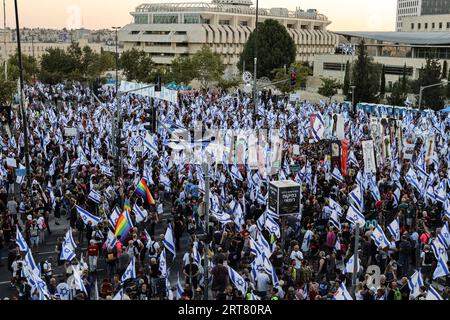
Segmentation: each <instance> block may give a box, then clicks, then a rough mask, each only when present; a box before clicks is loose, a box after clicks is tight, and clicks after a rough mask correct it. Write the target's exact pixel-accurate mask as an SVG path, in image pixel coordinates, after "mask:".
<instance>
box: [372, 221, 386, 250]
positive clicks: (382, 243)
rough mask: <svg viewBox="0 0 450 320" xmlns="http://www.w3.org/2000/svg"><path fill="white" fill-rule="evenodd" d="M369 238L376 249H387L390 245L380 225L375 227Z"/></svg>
mask: <svg viewBox="0 0 450 320" xmlns="http://www.w3.org/2000/svg"><path fill="white" fill-rule="evenodd" d="M370 238H371V239H372V240H373V241H374V242H375V245H376V246H377V248H378V247H381V248H382V249H384V248H386V247H388V246H389V244H390V243H389V240H388V239H387V238H386V235H385V234H384V231H383V229H381V226H380V225H377V227H376V228H375V229H374V230H373V232H372V234H371V235H370Z"/></svg>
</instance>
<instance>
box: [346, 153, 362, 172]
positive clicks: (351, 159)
mask: <svg viewBox="0 0 450 320" xmlns="http://www.w3.org/2000/svg"><path fill="white" fill-rule="evenodd" d="M347 162H348V163H349V164H352V165H354V166H355V167H357V168H359V163H358V160H357V159H356V156H355V153H354V152H353V150H352V151H350V154H349V155H348V161H347Z"/></svg>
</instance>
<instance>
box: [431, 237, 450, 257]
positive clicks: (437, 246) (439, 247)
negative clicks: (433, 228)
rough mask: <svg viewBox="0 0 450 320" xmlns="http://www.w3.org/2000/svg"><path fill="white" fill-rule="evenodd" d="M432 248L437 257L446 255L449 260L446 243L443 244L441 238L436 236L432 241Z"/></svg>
mask: <svg viewBox="0 0 450 320" xmlns="http://www.w3.org/2000/svg"><path fill="white" fill-rule="evenodd" d="M431 248H432V249H433V253H434V256H435V257H436V259H439V258H440V257H441V256H443V257H444V260H445V261H447V259H448V256H447V250H446V249H445V246H444V244H442V242H441V240H440V239H439V238H436V239H434V240H433V242H432V243H431Z"/></svg>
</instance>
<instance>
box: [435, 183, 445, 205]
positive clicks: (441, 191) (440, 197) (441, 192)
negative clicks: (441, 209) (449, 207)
mask: <svg viewBox="0 0 450 320" xmlns="http://www.w3.org/2000/svg"><path fill="white" fill-rule="evenodd" d="M435 195H436V201H439V202H440V203H444V202H445V200H446V199H447V181H446V179H442V181H441V182H439V184H438V185H437V186H436V189H435Z"/></svg>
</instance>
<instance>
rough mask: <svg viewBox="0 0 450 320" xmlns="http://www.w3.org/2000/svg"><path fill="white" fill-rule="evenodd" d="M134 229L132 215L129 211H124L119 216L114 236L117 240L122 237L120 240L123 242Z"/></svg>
mask: <svg viewBox="0 0 450 320" xmlns="http://www.w3.org/2000/svg"><path fill="white" fill-rule="evenodd" d="M132 228H133V222H132V221H131V217H130V214H129V212H128V211H127V210H124V211H123V212H122V214H121V215H120V216H119V219H117V223H116V228H115V229H114V236H115V237H116V238H117V237H119V236H120V240H121V241H123V240H124V239H125V238H126V236H127V235H128V233H129V232H130V230H131V229H132Z"/></svg>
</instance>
